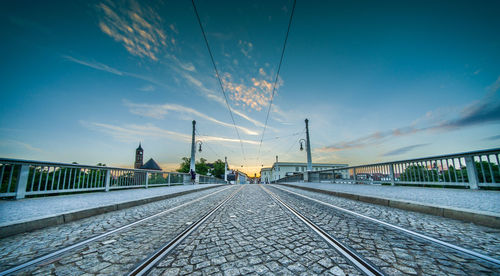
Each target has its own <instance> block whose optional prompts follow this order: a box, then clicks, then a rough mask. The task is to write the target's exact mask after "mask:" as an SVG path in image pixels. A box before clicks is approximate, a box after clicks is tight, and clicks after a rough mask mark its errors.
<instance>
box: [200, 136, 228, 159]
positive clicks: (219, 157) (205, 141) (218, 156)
mask: <svg viewBox="0 0 500 276" xmlns="http://www.w3.org/2000/svg"><path fill="white" fill-rule="evenodd" d="M196 133H197V134H198V136H200V139H201V140H202V141H203V142H204V144H203V145H204V146H206V147H207V148H208V149H209V150H211V151H212V152H213V153H215V156H217V158H218V159H221V160H222V159H223V158H222V157H221V156H220V155H219V154H218V153H217V152H216V151H215V150H214V149H212V147H211V146H210V144H209V143H207V140H204V139H203V138H201V137H202V136H203V137H208V135H202V134H200V133H199V132H198V130H196Z"/></svg>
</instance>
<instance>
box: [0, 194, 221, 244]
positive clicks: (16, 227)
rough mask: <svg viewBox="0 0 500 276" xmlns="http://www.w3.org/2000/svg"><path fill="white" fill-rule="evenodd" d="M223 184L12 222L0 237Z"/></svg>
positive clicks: (2, 227) (0, 230) (2, 230)
mask: <svg viewBox="0 0 500 276" xmlns="http://www.w3.org/2000/svg"><path fill="white" fill-rule="evenodd" d="M223 185H224V184H220V185H215V186H210V187H203V188H200V189H194V190H189V191H183V192H177V193H172V194H167V195H161V196H155V197H150V198H143V199H138V200H134V201H128V202H122V203H117V204H111V205H106V206H100V207H95V208H90V209H85V210H78V211H73V212H69V213H64V214H58V215H55V216H51V217H45V218H41V219H36V220H31V221H25V222H19V223H14V224H11V225H5V226H0V238H5V237H8V236H13V235H16V234H20V233H24V232H29V231H33V230H37V229H42V228H46V227H49V226H54V225H60V224H64V223H68V222H72V221H75V220H79V219H83V218H88V217H92V216H96V215H100V214H104V213H108V212H113V211H117V210H122V209H127V208H130V207H135V206H139V205H144V204H147V203H151V202H155V201H160V200H164V199H168V198H172V197H177V196H182V195H187V194H190V193H194V192H200V191H203V190H208V189H212V188H216V187H220V186H223Z"/></svg>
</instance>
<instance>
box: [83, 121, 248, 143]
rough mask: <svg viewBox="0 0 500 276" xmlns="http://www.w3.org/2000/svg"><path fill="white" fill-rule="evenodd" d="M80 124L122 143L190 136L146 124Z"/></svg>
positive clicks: (218, 138)
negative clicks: (147, 138) (146, 138)
mask: <svg viewBox="0 0 500 276" xmlns="http://www.w3.org/2000/svg"><path fill="white" fill-rule="evenodd" d="M80 124H82V125H83V126H85V127H87V128H89V129H91V130H95V131H100V132H103V133H105V134H107V135H110V136H112V137H114V138H115V139H117V140H119V141H122V142H127V143H130V142H137V141H140V140H143V139H144V138H145V137H150V138H167V139H173V140H178V141H183V142H187V143H189V142H190V141H191V135H187V134H183V133H179V132H175V131H170V130H166V129H162V128H159V127H157V126H155V125H154V124H146V125H136V124H125V125H122V126H116V125H112V124H105V123H99V122H87V121H80ZM203 140H204V141H222V142H229V143H239V142H240V140H239V139H232V138H226V137H217V136H203ZM242 142H243V143H247V144H253V145H255V144H257V142H256V141H251V140H245V139H243V140H242Z"/></svg>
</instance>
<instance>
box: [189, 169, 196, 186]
mask: <svg viewBox="0 0 500 276" xmlns="http://www.w3.org/2000/svg"><path fill="white" fill-rule="evenodd" d="M189 173H190V174H191V184H193V185H194V181H195V180H196V173H195V172H194V171H193V170H191V171H190V172H189Z"/></svg>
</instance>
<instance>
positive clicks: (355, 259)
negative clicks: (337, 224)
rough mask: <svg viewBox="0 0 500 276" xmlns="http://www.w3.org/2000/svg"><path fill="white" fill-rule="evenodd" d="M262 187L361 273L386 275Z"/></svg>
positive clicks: (372, 275)
mask: <svg viewBox="0 0 500 276" xmlns="http://www.w3.org/2000/svg"><path fill="white" fill-rule="evenodd" d="M260 187H261V188H262V189H263V190H264V191H265V192H266V193H268V194H269V195H270V196H271V197H272V198H273V199H274V200H276V201H277V202H278V203H280V204H281V205H282V206H284V207H285V208H286V209H287V210H289V211H290V212H291V213H292V214H293V215H295V216H296V217H297V218H298V219H300V220H301V221H302V222H304V224H306V225H307V226H308V227H309V228H311V229H312V230H313V231H314V232H315V233H317V234H318V235H319V236H320V237H321V238H323V239H324V240H325V241H326V242H327V243H328V244H330V245H331V246H333V247H334V248H335V249H336V250H337V251H338V252H339V253H340V254H341V255H342V256H344V257H345V258H346V259H348V260H349V261H350V262H351V263H352V264H353V265H354V266H355V267H357V268H358V269H359V270H360V271H362V272H363V273H364V274H365V275H368V276H381V275H385V274H384V273H383V272H382V271H381V270H380V269H379V268H378V267H376V266H375V265H374V264H372V263H371V262H369V261H368V260H366V259H365V258H364V257H363V256H362V255H361V254H359V253H358V252H356V251H355V250H353V249H352V248H350V247H349V246H347V245H346V244H344V243H342V242H341V241H340V240H339V239H337V238H335V237H334V236H333V235H330V234H329V233H327V232H326V231H324V230H323V229H321V227H319V226H318V225H316V224H315V223H313V222H312V221H311V220H310V219H308V218H307V217H306V216H304V215H303V214H302V213H300V212H299V211H297V210H296V209H295V208H293V207H292V206H290V205H289V204H287V203H286V202H284V201H283V200H281V199H280V198H279V197H278V196H277V195H276V194H274V193H273V192H271V191H269V190H268V189H266V188H264V187H263V186H262V185H260Z"/></svg>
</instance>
